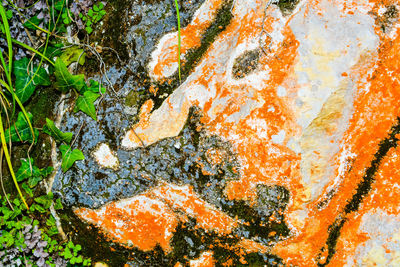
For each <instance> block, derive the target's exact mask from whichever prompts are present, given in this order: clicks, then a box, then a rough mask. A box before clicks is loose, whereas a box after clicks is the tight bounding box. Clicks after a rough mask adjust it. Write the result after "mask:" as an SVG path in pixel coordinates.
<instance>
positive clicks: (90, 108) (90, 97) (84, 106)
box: [75, 91, 100, 120]
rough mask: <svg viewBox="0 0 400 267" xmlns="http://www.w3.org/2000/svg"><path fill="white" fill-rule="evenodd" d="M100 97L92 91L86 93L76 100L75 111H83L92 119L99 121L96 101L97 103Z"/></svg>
mask: <svg viewBox="0 0 400 267" xmlns="http://www.w3.org/2000/svg"><path fill="white" fill-rule="evenodd" d="M99 96H100V95H99V94H96V93H93V92H91V91H86V92H85V93H84V94H83V96H79V97H78V99H77V100H76V106H75V111H79V110H81V111H83V112H84V113H86V114H87V115H89V116H90V117H92V118H93V119H94V120H97V117H96V108H95V107H94V101H96V99H97V98H99Z"/></svg>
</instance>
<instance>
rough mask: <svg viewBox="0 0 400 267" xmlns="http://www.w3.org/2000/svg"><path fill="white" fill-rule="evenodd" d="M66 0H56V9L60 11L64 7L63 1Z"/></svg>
mask: <svg viewBox="0 0 400 267" xmlns="http://www.w3.org/2000/svg"><path fill="white" fill-rule="evenodd" d="M64 1H65V0H59V1H57V2H56V4H55V5H54V8H55V9H56V10H58V11H60V10H61V9H62V8H63V6H64V5H63V2H64Z"/></svg>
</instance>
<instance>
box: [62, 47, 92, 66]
mask: <svg viewBox="0 0 400 267" xmlns="http://www.w3.org/2000/svg"><path fill="white" fill-rule="evenodd" d="M81 55H82V56H81ZM85 56H86V53H85V52H84V51H83V49H82V48H79V47H78V46H73V47H69V48H67V49H65V51H64V53H62V54H61V56H60V59H61V60H62V61H63V62H64V63H65V65H67V66H69V65H70V64H71V63H72V62H76V61H77V60H78V59H79V64H80V65H83V64H84V63H85Z"/></svg>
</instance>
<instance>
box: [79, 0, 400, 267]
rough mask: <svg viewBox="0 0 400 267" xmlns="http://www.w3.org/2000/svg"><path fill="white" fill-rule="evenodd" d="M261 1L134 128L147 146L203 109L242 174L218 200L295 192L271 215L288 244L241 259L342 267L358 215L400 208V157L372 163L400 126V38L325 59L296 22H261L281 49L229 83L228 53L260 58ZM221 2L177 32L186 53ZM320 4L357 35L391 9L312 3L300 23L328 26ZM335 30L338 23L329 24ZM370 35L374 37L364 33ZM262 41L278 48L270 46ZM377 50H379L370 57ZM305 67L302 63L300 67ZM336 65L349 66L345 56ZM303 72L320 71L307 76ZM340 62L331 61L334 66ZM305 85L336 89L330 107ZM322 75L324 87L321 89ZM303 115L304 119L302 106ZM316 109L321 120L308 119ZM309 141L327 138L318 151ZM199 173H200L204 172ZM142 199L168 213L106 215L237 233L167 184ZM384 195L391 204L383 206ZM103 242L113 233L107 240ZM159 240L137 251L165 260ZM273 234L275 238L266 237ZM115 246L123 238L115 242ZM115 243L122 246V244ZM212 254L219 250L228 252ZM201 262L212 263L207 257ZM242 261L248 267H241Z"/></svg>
mask: <svg viewBox="0 0 400 267" xmlns="http://www.w3.org/2000/svg"><path fill="white" fill-rule="evenodd" d="M239 2H240V1H239ZM264 2H265V1H261V0H254V1H251V3H252V4H253V6H252V8H249V10H246V12H245V14H243V13H235V11H237V12H244V11H243V10H236V9H235V8H234V9H233V13H234V14H235V16H234V17H233V18H232V21H231V23H230V25H228V26H227V27H226V30H225V31H224V32H222V33H221V34H220V35H219V36H218V38H217V39H216V41H215V42H214V43H213V44H212V45H211V46H210V48H209V49H208V51H207V52H206V53H205V54H204V56H203V58H202V60H201V63H200V64H199V66H198V67H197V68H196V70H195V73H194V74H193V75H192V76H189V78H188V79H187V81H186V82H185V83H184V84H182V85H181V86H180V87H179V88H177V89H176V91H175V92H174V93H173V94H172V95H171V96H170V97H168V98H167V99H166V101H165V102H164V103H163V104H162V106H161V107H160V108H159V109H158V110H156V111H153V113H151V114H149V112H150V111H151V108H150V106H149V105H148V103H146V104H145V105H144V106H143V107H142V109H143V110H147V112H146V113H143V114H149V115H146V116H145V115H141V117H140V122H139V123H138V124H137V125H135V126H134V129H135V130H137V132H138V134H139V136H140V137H141V138H142V139H143V140H144V141H145V143H146V144H151V143H154V142H156V141H158V140H160V139H162V138H165V137H171V136H176V135H177V134H178V133H179V132H180V130H181V129H182V127H183V125H184V123H185V122H186V118H187V116H188V113H189V108H190V107H191V106H193V105H198V106H199V107H201V108H202V109H203V114H204V117H203V118H202V123H203V124H204V128H205V129H206V131H207V132H208V133H209V134H216V135H218V136H220V137H222V138H223V139H225V140H227V141H229V142H230V143H231V144H232V146H233V147H234V150H235V153H237V156H238V158H239V160H240V163H241V169H240V170H238V171H237V172H238V173H240V178H239V179H238V180H230V181H228V182H227V185H226V188H225V190H224V194H225V195H226V197H227V198H228V199H229V200H245V201H247V202H248V203H249V204H250V205H253V204H255V203H256V200H257V190H256V189H257V186H258V185H260V184H264V185H280V186H284V187H285V188H287V189H288V190H289V192H290V201H289V204H288V207H287V209H286V210H285V211H283V210H279V211H277V213H279V214H282V213H284V215H285V219H286V220H287V222H288V223H289V226H290V227H291V230H292V232H291V236H290V237H289V238H288V239H286V240H284V241H280V242H278V243H277V244H274V246H273V247H272V248H271V247H266V246H265V245H262V244H259V243H257V242H255V241H253V240H247V239H244V240H241V241H240V242H239V244H237V248H239V249H240V251H241V253H245V252H263V253H271V252H272V253H276V254H277V255H278V256H280V257H281V258H282V259H283V260H284V261H285V263H287V264H293V265H296V266H314V265H316V264H317V262H318V263H320V264H326V263H328V261H330V262H331V264H332V265H333V266H342V265H344V264H345V262H346V260H347V256H348V255H349V254H354V253H355V251H356V249H357V247H358V246H359V245H360V244H363V243H364V242H366V241H367V240H368V236H367V234H366V233H364V232H362V231H361V230H360V225H361V221H362V216H363V215H365V214H367V213H368V212H371V211H372V212H373V211H376V210H377V209H381V210H383V211H385V212H386V213H388V214H394V215H399V211H398V208H397V207H398V206H399V204H400V203H399V202H400V197H399V196H400V195H399V194H400V190H399V189H398V188H397V187H396V188H393V185H397V181H398V180H399V178H400V177H399V175H400V174H399V171H397V170H396V168H393V167H392V166H395V165H396V164H397V165H399V163H400V162H399V161H400V155H399V153H400V152H399V151H398V150H395V149H394V148H392V149H391V150H390V151H389V153H388V155H378V154H377V152H378V150H379V147H380V145H381V142H382V140H384V139H385V138H387V137H388V134H389V133H390V130H391V127H392V126H393V125H395V123H396V121H397V117H399V116H400V109H399V106H400V90H399V88H400V84H399V83H400V82H399V80H398V76H399V75H400V53H399V52H398V51H400V38H398V36H399V35H400V29H396V28H394V30H393V32H391V34H385V33H383V31H382V30H381V28H380V27H378V26H375V28H372V26H371V27H370V28H368V30H367V31H368V33H369V34H371V35H373V37H376V36H377V38H376V44H371V46H369V47H367V48H368V49H367V48H361V44H360V43H358V44H352V43H349V44H348V45H347V46H345V45H343V47H342V49H340V50H334V51H331V50H332V49H331V48H330V47H329V46H330V45H332V46H334V44H331V43H329V44H328V43H327V42H323V41H321V40H320V36H319V34H318V33H314V32H312V30H310V32H307V34H308V35H307V37H304V39H302V40H298V39H297V35H296V32H295V30H294V29H292V27H291V26H290V22H291V20H292V19H293V17H294V15H291V16H288V17H287V18H285V19H284V18H283V17H279V16H272V15H270V14H269V13H268V14H267V16H266V18H265V23H264V30H265V31H266V32H274V31H275V30H276V26H274V25H275V24H279V23H281V24H279V25H281V26H280V27H281V29H280V30H279V31H277V32H275V35H278V36H280V37H279V38H281V40H280V41H279V42H277V43H273V45H271V50H269V53H268V54H264V53H261V56H260V58H259V61H258V66H257V71H256V72H255V73H253V74H249V75H248V77H244V78H243V79H242V80H235V79H233V78H232V74H231V69H228V68H226V65H227V64H228V65H229V64H230V63H229V62H228V63H227V61H229V60H230V58H228V59H226V58H227V56H226V53H227V52H226V51H229V49H232V50H234V49H233V48H234V47H241V46H243V47H246V49H247V50H249V49H250V48H249V47H256V48H257V49H259V48H260V47H259V44H258V45H257V46H254V40H257V43H258V41H259V34H260V31H261V29H260V23H261V22H262V21H263V18H264V9H263V7H264V4H265V3H264ZM361 2H362V1H361ZM221 3H222V1H207V4H208V5H209V7H208V9H205V10H208V12H209V14H207V16H205V17H206V18H207V19H205V20H202V21H200V18H199V17H195V19H194V20H193V22H192V23H191V24H189V26H187V28H185V29H183V31H182V35H183V48H182V51H183V53H184V52H185V51H187V50H188V49H190V48H193V47H197V46H198V45H199V42H200V37H201V34H202V33H203V32H204V29H206V28H207V26H208V25H209V23H210V19H211V18H212V17H213V16H215V12H216V9H217V7H219V6H220V5H221ZM327 3H329V4H330V5H331V6H333V7H335V8H337V10H336V11H337V12H338V14H339V16H340V18H344V17H346V18H347V19H348V20H350V21H352V20H353V19H354V20H355V21H356V22H355V23H354V24H359V23H360V21H358V19H359V18H358V17H357V14H362V12H365V13H367V11H365V10H369V11H370V12H372V13H373V14H378V13H379V11H378V9H379V8H381V7H382V6H383V5H388V4H392V3H394V2H393V1H386V0H382V1H370V2H368V1H365V2H362V3H360V1H309V2H307V3H306V4H305V5H306V6H305V7H304V10H305V11H304V13H303V15H304V16H305V18H304V20H306V19H307V17H308V16H311V15H316V16H319V17H320V18H322V19H321V23H323V22H324V20H325V17H324V16H327V14H328V13H329V12H331V11H332V10H329V9H327V6H326V5H327ZM328 7H330V6H328ZM242 9H244V7H243V6H242ZM271 9H272V7H271ZM203 11H204V10H203ZM275 11H276V7H275ZM271 12H272V11H271ZM360 12H361V13H360ZM372 13H371V14H372ZM240 14H241V16H239V15H240ZM364 15H366V14H364ZM331 19H332V18H331ZM336 19H339V18H336V17H335V20H336ZM308 26H310V25H308ZM310 27H311V26H310ZM321 29H325V30H327V31H332V29H329V27H328V24H325V25H323V26H321ZM373 30H375V33H371V32H373ZM370 31H371V32H370ZM352 34H355V33H352ZM375 35H376V36H375ZM175 37H176V36H175V35H173V34H172V35H170V36H167V39H166V40H162V41H161V43H160V47H158V48H157V49H158V50H156V51H158V52H157V53H155V54H154V58H153V59H154V60H155V62H153V63H154V64H153V65H151V66H150V72H151V73H152V74H153V76H154V77H153V78H156V79H161V78H163V76H165V73H167V72H168V71H167V70H168V68H170V67H171V65H173V64H175V63H176V57H175V56H174V51H175V49H176V44H175V41H173V40H174V38H175ZM311 37H312V38H314V39H312V38H311ZM378 37H379V38H378ZM168 38H169V39H168ZM264 38H266V39H267V40H269V39H270V40H269V41H271V42H273V41H274V38H272V37H271V38H267V37H264ZM371 38H372V37H371ZM311 39H312V41H313V42H314V43H313V45H310V47H306V48H304V47H301V42H306V40H307V41H309V40H311ZM325 41H326V40H325ZM347 41H348V40H347ZM310 42H311V41H310ZM329 42H331V40H329ZM371 42H372V41H371ZM378 43H379V45H378ZM252 45H253V46H252ZM376 46H378V47H377V49H376V50H374V49H375V48H376ZM326 47H328V48H329V49H328V48H326ZM344 47H347V48H344ZM371 47H372V48H371ZM265 48H266V47H264V49H265ZM246 49H244V50H246ZM306 49H309V50H311V51H312V53H310V54H311V55H312V56H313V57H312V58H311V59H310V58H302V57H301V56H302V55H301V54H302V53H304V51H302V50H306ZM351 49H354V50H357V49H360V51H359V53H355V54H354V58H352V59H351V60H354V63H352V65H350V66H349V67H348V69H347V67H346V69H345V71H343V70H340V71H339V72H338V73H335V72H334V71H333V70H332V69H333V68H332V67H331V64H330V63H331V61H333V60H334V59H335V58H340V57H342V56H344V55H346V54H348V53H350V52H351V51H350V50H351ZM369 49H372V50H369ZM234 52H236V51H234ZM232 53H233V52H232ZM301 59H302V60H304V62H301V61H300V60H301ZM342 59H346V60H348V59H347V58H345V57H343V58H342ZM307 61H315V62H317V63H316V65H315V66H313V67H309V66H307V64H308V62H307ZM342 63H343V62H341V63H337V62H336V64H337V65H339V64H342ZM303 65H306V67H305V66H303ZM313 68H315V69H313ZM251 75H253V76H251ZM303 76H308V78H309V79H310V80H312V79H315V80H317V81H318V82H320V83H325V87H324V88H323V89H325V88H330V87H332V88H334V89H332V91H330V92H328V93H329V94H328V96H327V97H326V98H324V99H323V100H321V99H322V98H323V97H322V95H323V94H324V93H326V92H324V91H323V90H321V92H319V93H320V94H321V96H320V95H317V96H315V97H314V98H312V97H309V96H307V95H306V93H307V92H306V93H304V91H305V90H304V88H305V87H307V89H309V91H310V92H312V87H313V86H314V85H315V84H313V83H312V82H311V81H309V80H307V81H306V82H302V79H305V78H304V77H303ZM319 76H323V77H322V78H321V79H319V78H320V77H319ZM164 78H165V77H164ZM336 82H337V84H336ZM280 87H282V88H283V87H284V90H283V91H284V92H283V93H280V94H278V91H279V89H280ZM326 90H328V89H326ZM302 94H305V95H306V96H304V98H303V99H306V100H307V97H308V100H309V99H310V98H311V100H309V101H310V102H311V101H315V102H318V101H320V102H321V105H320V106H318V105H316V108H315V107H314V106H312V105H310V104H309V103H308V104H309V106H307V105H306V104H304V103H299V102H301V101H300V100H302V99H301V98H300V97H297V96H300V95H302ZM310 94H311V93H310ZM303 104H304V106H305V107H304V108H303V109H300V108H298V107H297V106H302V105H303ZM151 107H152V106H151ZM312 108H315V109H316V110H317V111H315V113H307V112H309V110H311V109H312ZM301 112H304V113H307V114H308V115H309V116H310V117H311V115H310V114H312V116H313V117H311V119H310V121H307V120H308V119H309V118H306V119H307V120H305V121H307V123H306V122H304V121H301V115H304V114H298V113H301ZM346 112H347V113H348V114H347V113H346ZM346 114H347V115H346ZM305 117H307V116H305ZM315 135H317V136H318V137H320V136H322V137H324V138H325V137H327V138H326V139H323V138H321V139H320V140H319V142H314V139H315ZM129 139H130V141H131V142H132V143H134V145H132V146H131V148H134V147H137V146H138V145H137V143H139V142H138V140H137V137H136V136H134V135H129ZM293 140H294V141H293ZM290 142H292V143H291V144H292V145H290ZM296 142H297V145H298V148H296ZM293 143H294V144H295V145H293ZM327 144H329V145H330V146H328V145H327ZM206 155H207V158H208V160H209V161H210V163H211V164H219V163H220V162H222V161H223V160H224V157H225V155H224V154H223V153H220V152H219V151H218V150H209V151H207V153H206ZM377 155H378V156H384V158H383V160H382V162H381V163H380V165H379V166H378V167H379V168H378V170H377V174H376V175H375V176H374V177H371V179H372V178H374V179H375V180H374V183H373V184H372V189H371V192H370V194H368V195H367V196H366V197H365V199H363V202H362V205H361V206H360V207H359V209H358V211H357V212H354V211H353V210H350V211H349V209H346V206H347V205H349V204H348V203H349V201H350V200H351V199H352V198H353V196H354V195H355V193H356V191H357V186H358V185H359V184H360V183H361V182H362V181H363V179H365V175H366V170H367V169H368V168H369V167H371V164H372V162H373V161H374V160H375V159H376V156H377ZM200 167H202V166H200ZM203 172H204V173H205V174H207V173H206V172H205V171H204V170H203ZM322 182H323V183H322ZM389 190H390V192H389ZM143 196H145V197H146V198H149V199H154V200H157V201H162V203H164V205H166V206H167V207H166V208H165V211H164V212H162V213H158V215H154V216H153V217H152V216H151V215H149V214H144V213H143V214H141V216H139V217H130V216H135V215H134V214H133V215H132V214H130V213H129V212H128V213H127V214H128V215H126V214H125V215H124V214H122V212H123V211H119V210H118V211H116V208H115V207H114V206H112V205H111V204H109V205H110V206H106V207H109V208H107V209H106V210H113V211H112V212H110V214H109V215H110V216H114V217H121V218H123V220H126V221H127V222H126V223H127V224H128V225H131V224H132V225H133V227H134V225H135V224H134V223H133V221H134V220H138V221H139V222H144V223H147V224H148V225H150V221H151V222H152V223H153V224H155V225H156V229H158V228H157V227H159V228H162V227H161V226H160V225H159V224H158V221H157V216H164V215H163V214H164V213H165V214H167V218H169V219H168V222H169V223H168V224H166V226H167V229H169V230H168V231H172V229H173V227H174V226H176V223H177V221H178V220H181V221H183V220H184V219H183V218H182V217H179V218H178V217H174V216H177V215H173V214H182V213H183V214H185V216H190V217H194V218H196V221H197V227H201V228H203V229H206V230H207V231H215V232H217V233H219V234H230V233H231V232H232V230H233V228H235V227H237V225H238V222H237V219H233V218H231V217H229V216H228V215H227V214H225V213H224V212H222V211H220V210H218V209H217V208H215V207H213V206H212V205H210V204H208V203H207V202H206V201H204V200H202V199H201V198H200V196H198V195H197V194H196V193H195V192H194V191H193V188H192V187H191V186H177V185H171V184H166V183H165V184H162V185H160V186H158V187H156V188H153V189H151V190H149V191H148V192H146V193H144V194H143ZM388 196H390V201H387V199H388ZM130 209H131V208H130ZM125 212H126V211H125ZM138 212H139V211H137V213H138ZM143 212H145V211H143ZM277 213H274V214H273V215H272V216H271V217H270V218H269V219H270V221H275V222H276V223H280V221H277V216H276V215H277ZM78 214H81V215H82V214H84V215H85V216H86V217H88V218H89V220H92V221H94V222H97V224H98V225H102V226H104V227H105V228H106V229H115V222H112V221H107V220H108V219H107V220H105V219H103V218H99V217H96V216H97V215H96V212H93V211H89V210H87V209H82V210H80V211H78ZM135 214H136V213H135ZM168 216H169V217H168ZM128 218H131V219H128ZM102 220H103V221H102ZM130 220H131V221H130ZM338 221H341V222H343V226H342V227H341V230H340V236H339V238H338V240H337V244H336V248H335V249H336V254H335V255H334V256H333V257H332V255H331V254H329V253H330V252H329V250H330V249H332V248H330V247H329V246H331V245H332V244H327V242H328V239H329V235H330V233H331V231H333V230H332V225H334V224H335V222H338ZM99 222H100V223H99ZM164 223H165V222H164ZM241 223H242V224H243V225H249V224H250V222H241ZM113 227H114V228H113ZM164 227H165V226H164ZM164 230H165V229H164ZM108 231H110V230H108ZM110 232H111V234H113V233H112V230H111V231H110ZM155 232H156V233H158V234H156V233H153V235H152V236H151V238H150V240H149V239H146V237H143V238H145V239H144V241H143V242H144V243H146V242H147V243H146V244H147V245H146V244H144V243H140V242H142V241H137V243H135V245H136V246H137V247H140V248H141V249H144V250H145V249H147V250H148V249H149V248H152V247H154V245H155V244H157V243H159V244H160V245H161V246H162V247H163V248H166V249H167V251H168V249H169V247H168V240H169V239H168V238H169V236H168V237H166V236H165V235H164V236H162V235H161V234H160V233H161V232H162V229H158V230H156V231H155ZM275 234H276V233H274V232H271V233H270V236H274V235H275ZM113 235H114V236H117V237H118V235H117V233H116V232H115V233H114V234H113ZM118 238H120V239H121V238H122V239H121V240H122V241H125V242H126V241H127V240H126V238H125V237H118ZM124 238H125V239H124ZM271 245H273V243H271ZM215 246H220V247H223V244H215ZM209 248H210V249H211V248H212V246H210V247H209ZM208 259H211V262H213V261H212V255H211V256H209V257H208ZM241 260H242V261H244V259H243V258H241ZM226 264H229V263H226Z"/></svg>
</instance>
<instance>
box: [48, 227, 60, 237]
mask: <svg viewBox="0 0 400 267" xmlns="http://www.w3.org/2000/svg"><path fill="white" fill-rule="evenodd" d="M46 232H47V234H48V235H49V236H53V235H56V234H58V229H57V226H52V227H50V229H48V230H46Z"/></svg>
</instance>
